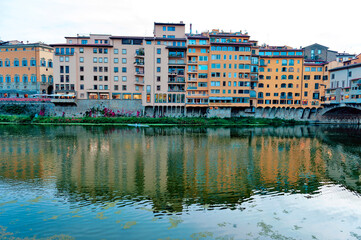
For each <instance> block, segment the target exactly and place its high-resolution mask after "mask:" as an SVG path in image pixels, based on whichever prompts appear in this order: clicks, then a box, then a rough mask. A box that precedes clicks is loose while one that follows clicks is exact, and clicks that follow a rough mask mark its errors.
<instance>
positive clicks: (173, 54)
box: [168, 53, 184, 58]
mask: <svg viewBox="0 0 361 240" xmlns="http://www.w3.org/2000/svg"><path fill="white" fill-rule="evenodd" d="M168 57H174V58H183V57H184V54H182V53H169V55H168Z"/></svg>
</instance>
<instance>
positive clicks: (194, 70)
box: [188, 69, 198, 73]
mask: <svg viewBox="0 0 361 240" xmlns="http://www.w3.org/2000/svg"><path fill="white" fill-rule="evenodd" d="M196 72H198V70H197V69H188V73H196Z"/></svg>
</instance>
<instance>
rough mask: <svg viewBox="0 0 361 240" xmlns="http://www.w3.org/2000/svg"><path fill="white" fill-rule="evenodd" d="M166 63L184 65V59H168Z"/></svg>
mask: <svg viewBox="0 0 361 240" xmlns="http://www.w3.org/2000/svg"><path fill="white" fill-rule="evenodd" d="M168 65H186V62H185V61H184V60H169V62H168Z"/></svg>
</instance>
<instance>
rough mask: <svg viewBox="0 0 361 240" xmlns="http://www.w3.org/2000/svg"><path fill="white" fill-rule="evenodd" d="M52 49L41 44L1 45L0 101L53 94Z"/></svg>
mask: <svg viewBox="0 0 361 240" xmlns="http://www.w3.org/2000/svg"><path fill="white" fill-rule="evenodd" d="M52 84H53V48H52V47H50V46H48V45H46V44H43V43H31V44H24V43H22V42H18V41H12V42H2V43H0V97H29V96H30V95H34V94H50V93H52V92H53V85H52Z"/></svg>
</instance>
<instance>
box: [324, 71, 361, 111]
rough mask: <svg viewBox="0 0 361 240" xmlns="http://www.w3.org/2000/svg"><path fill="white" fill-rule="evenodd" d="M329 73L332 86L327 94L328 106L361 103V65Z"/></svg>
mask: <svg viewBox="0 0 361 240" xmlns="http://www.w3.org/2000/svg"><path fill="white" fill-rule="evenodd" d="M329 72H330V85H329V88H327V90H326V93H325V98H326V101H325V103H326V104H340V103H360V102H361V101H360V98H361V89H360V86H361V83H360V79H361V64H353V65H347V66H342V67H336V68H333V69H330V70H329Z"/></svg>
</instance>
